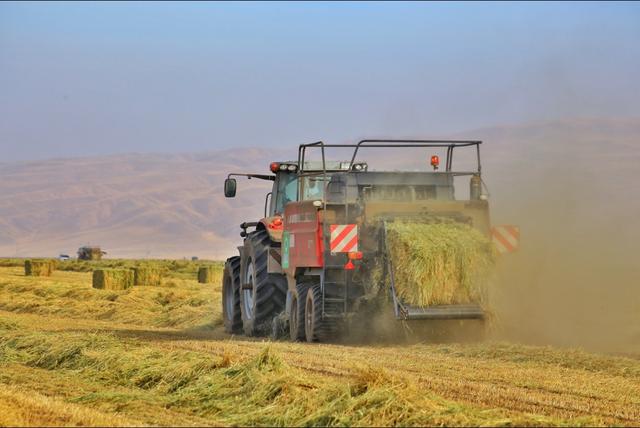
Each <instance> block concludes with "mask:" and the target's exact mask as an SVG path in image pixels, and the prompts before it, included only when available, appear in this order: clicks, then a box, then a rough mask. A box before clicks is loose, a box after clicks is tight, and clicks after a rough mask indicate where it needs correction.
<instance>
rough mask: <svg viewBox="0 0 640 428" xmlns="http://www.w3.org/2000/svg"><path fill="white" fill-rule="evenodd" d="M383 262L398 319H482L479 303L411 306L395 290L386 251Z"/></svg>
mask: <svg viewBox="0 0 640 428" xmlns="http://www.w3.org/2000/svg"><path fill="white" fill-rule="evenodd" d="M383 225H384V227H383V231H384V232H383V233H384V235H383V239H385V242H386V236H387V222H386V221H383ZM385 259H386V261H385V264H386V269H387V272H388V278H389V288H390V290H391V297H392V300H393V310H394V314H395V317H396V319H398V320H451V319H484V317H485V313H484V310H483V309H482V307H481V306H480V305H477V304H461V305H432V306H426V307H421V306H411V305H408V304H406V303H404V302H403V301H402V299H401V298H400V296H398V294H397V292H396V286H395V279H394V275H393V262H392V260H391V257H390V256H389V254H388V253H386V252H385Z"/></svg>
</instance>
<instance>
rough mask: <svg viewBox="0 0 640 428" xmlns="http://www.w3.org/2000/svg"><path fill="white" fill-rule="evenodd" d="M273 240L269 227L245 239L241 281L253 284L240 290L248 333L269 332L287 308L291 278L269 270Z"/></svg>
mask: <svg viewBox="0 0 640 428" xmlns="http://www.w3.org/2000/svg"><path fill="white" fill-rule="evenodd" d="M270 246H271V239H270V238H269V234H268V233H267V232H266V231H265V230H257V231H255V232H251V233H250V234H249V235H248V236H247V239H246V240H245V252H246V257H247V259H246V262H245V267H244V276H245V277H244V278H240V284H241V287H242V284H244V283H250V284H251V288H250V289H244V290H243V289H241V290H240V312H241V313H242V327H243V330H244V333H245V334H246V335H247V336H260V335H266V334H268V333H269V331H270V330H271V320H272V318H273V317H274V316H276V315H278V313H280V312H281V311H282V310H283V309H284V304H285V299H286V295H287V281H286V278H285V277H284V275H282V274H269V273H267V258H268V253H269V247H270Z"/></svg>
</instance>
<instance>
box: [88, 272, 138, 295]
mask: <svg viewBox="0 0 640 428" xmlns="http://www.w3.org/2000/svg"><path fill="white" fill-rule="evenodd" d="M133 282H134V272H133V270H131V269H97V270H94V271H93V288H98V289H101V290H125V289H127V288H129V287H133Z"/></svg>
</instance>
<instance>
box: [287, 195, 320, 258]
mask: <svg viewBox="0 0 640 428" xmlns="http://www.w3.org/2000/svg"><path fill="white" fill-rule="evenodd" d="M284 230H285V231H286V232H288V233H289V235H290V238H289V268H290V269H295V268H297V267H322V265H323V256H322V253H323V244H322V228H321V227H320V221H319V218H318V208H317V207H315V206H314V205H313V201H302V202H290V203H288V204H287V205H286V206H285V208H284Z"/></svg>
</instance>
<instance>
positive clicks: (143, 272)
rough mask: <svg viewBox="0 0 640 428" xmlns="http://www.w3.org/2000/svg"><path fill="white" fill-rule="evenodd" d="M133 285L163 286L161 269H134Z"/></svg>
mask: <svg viewBox="0 0 640 428" xmlns="http://www.w3.org/2000/svg"><path fill="white" fill-rule="evenodd" d="M132 270H133V285H161V284H162V273H161V272H160V270H159V269H154V268H149V267H140V266H138V267H134V268H132Z"/></svg>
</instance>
